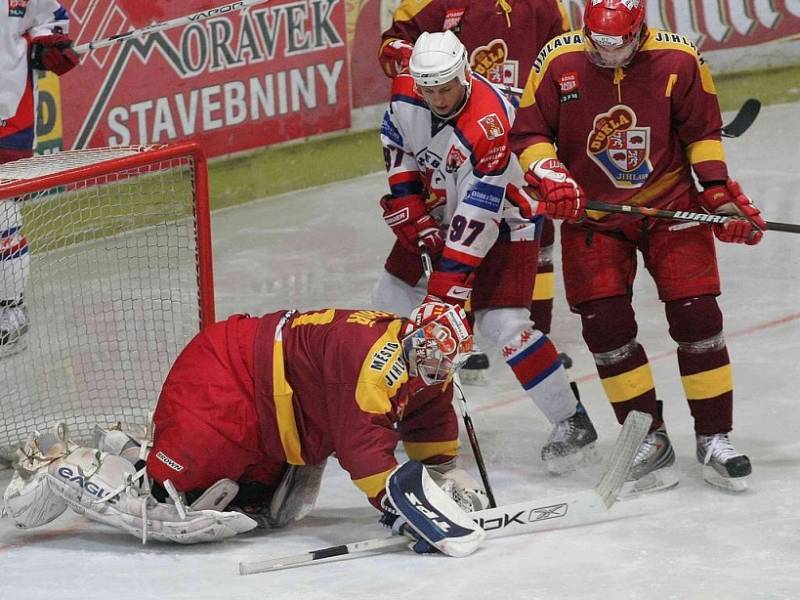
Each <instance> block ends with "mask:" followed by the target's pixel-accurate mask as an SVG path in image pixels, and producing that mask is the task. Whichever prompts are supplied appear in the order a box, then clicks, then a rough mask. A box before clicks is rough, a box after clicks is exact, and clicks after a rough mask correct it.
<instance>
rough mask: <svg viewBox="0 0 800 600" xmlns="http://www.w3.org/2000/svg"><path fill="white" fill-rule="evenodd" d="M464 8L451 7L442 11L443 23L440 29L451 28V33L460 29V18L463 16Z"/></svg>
mask: <svg viewBox="0 0 800 600" xmlns="http://www.w3.org/2000/svg"><path fill="white" fill-rule="evenodd" d="M466 10H467V9H466V8H451V9H448V11H447V12H446V13H444V23H442V31H447V30H448V29H450V30H452V31H453V33H459V32H460V31H461V18H462V17H463V16H464V12H465V11H466Z"/></svg>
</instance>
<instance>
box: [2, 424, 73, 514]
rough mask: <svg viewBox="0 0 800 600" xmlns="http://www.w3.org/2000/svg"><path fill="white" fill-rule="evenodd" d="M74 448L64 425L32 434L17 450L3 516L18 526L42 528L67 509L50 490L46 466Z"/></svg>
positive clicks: (62, 501)
mask: <svg viewBox="0 0 800 600" xmlns="http://www.w3.org/2000/svg"><path fill="white" fill-rule="evenodd" d="M75 448H77V446H74V445H72V444H71V443H70V442H69V438H68V435H67V428H66V426H64V425H63V424H59V425H57V426H55V427H54V428H53V429H52V431H47V432H45V433H42V434H39V433H37V434H35V435H34V436H33V437H32V438H31V439H30V441H29V442H28V443H27V444H26V445H25V447H24V448H20V449H19V450H17V457H16V459H15V461H14V465H13V466H14V475H13V476H12V478H11V481H10V482H9V484H8V486H7V487H6V489H5V492H4V493H3V503H4V513H5V514H8V516H10V517H11V518H12V519H13V520H14V524H15V525H16V526H17V527H19V528H20V529H30V528H33V527H39V526H41V525H45V524H47V523H50V522H51V521H53V520H55V519H57V518H58V517H59V516H60V515H61V514H63V512H64V511H65V510H67V503H66V502H65V501H64V500H63V499H62V498H61V497H60V496H58V495H57V494H55V493H53V491H52V490H51V488H50V484H49V478H48V467H49V466H50V464H51V463H52V462H53V461H55V460H58V459H60V458H62V457H63V456H67V455H69V454H70V453H71V452H72V451H73V450H75Z"/></svg>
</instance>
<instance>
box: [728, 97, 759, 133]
mask: <svg viewBox="0 0 800 600" xmlns="http://www.w3.org/2000/svg"><path fill="white" fill-rule="evenodd" d="M760 111H761V102H759V101H758V100H756V99H755V98H749V99H747V100H745V102H744V104H742V108H740V109H739V112H738V113H736V116H735V117H734V118H733V121H731V122H730V123H728V124H727V125H723V126H722V137H726V138H737V137H739V136H740V135H742V134H743V133H744V132H745V131H747V130H748V129H750V126H751V125H752V124H753V121H755V120H756V117H757V116H758V113H759V112H760Z"/></svg>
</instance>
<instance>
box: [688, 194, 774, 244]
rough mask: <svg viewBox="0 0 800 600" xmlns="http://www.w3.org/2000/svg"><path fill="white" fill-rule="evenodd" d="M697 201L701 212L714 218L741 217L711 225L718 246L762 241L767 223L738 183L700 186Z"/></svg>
mask: <svg viewBox="0 0 800 600" xmlns="http://www.w3.org/2000/svg"><path fill="white" fill-rule="evenodd" d="M704 187H705V190H704V191H703V194H702V196H701V198H700V201H701V203H702V205H703V208H704V209H706V210H707V211H708V212H710V213H712V214H717V215H730V216H737V217H744V218H743V219H731V220H729V221H728V222H727V223H724V224H722V225H714V235H715V236H717V239H719V240H720V241H721V242H731V243H734V244H747V245H749V246H753V245H755V244H757V243H758V242H760V241H761V238H762V237H764V231H766V229H767V223H766V222H765V221H764V219H763V218H762V217H761V211H760V210H758V208H756V206H755V205H754V204H753V202H752V201H751V200H750V198H748V197H747V196H746V195H745V193H744V192H742V187H741V186H740V185H739V183H738V182H736V181H733V180H732V179H728V180H727V181H725V182H724V183H714V184H709V183H706V184H704Z"/></svg>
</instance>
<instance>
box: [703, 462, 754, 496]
mask: <svg viewBox="0 0 800 600" xmlns="http://www.w3.org/2000/svg"><path fill="white" fill-rule="evenodd" d="M703 481H705V482H706V483H707V484H708V485H711V486H714V487H716V488H719V489H722V490H725V491H727V492H743V491H745V490H746V489H747V475H745V476H744V477H724V476H723V475H720V474H719V473H717V471H716V470H715V469H714V467H712V466H710V465H706V466H704V467H703Z"/></svg>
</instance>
